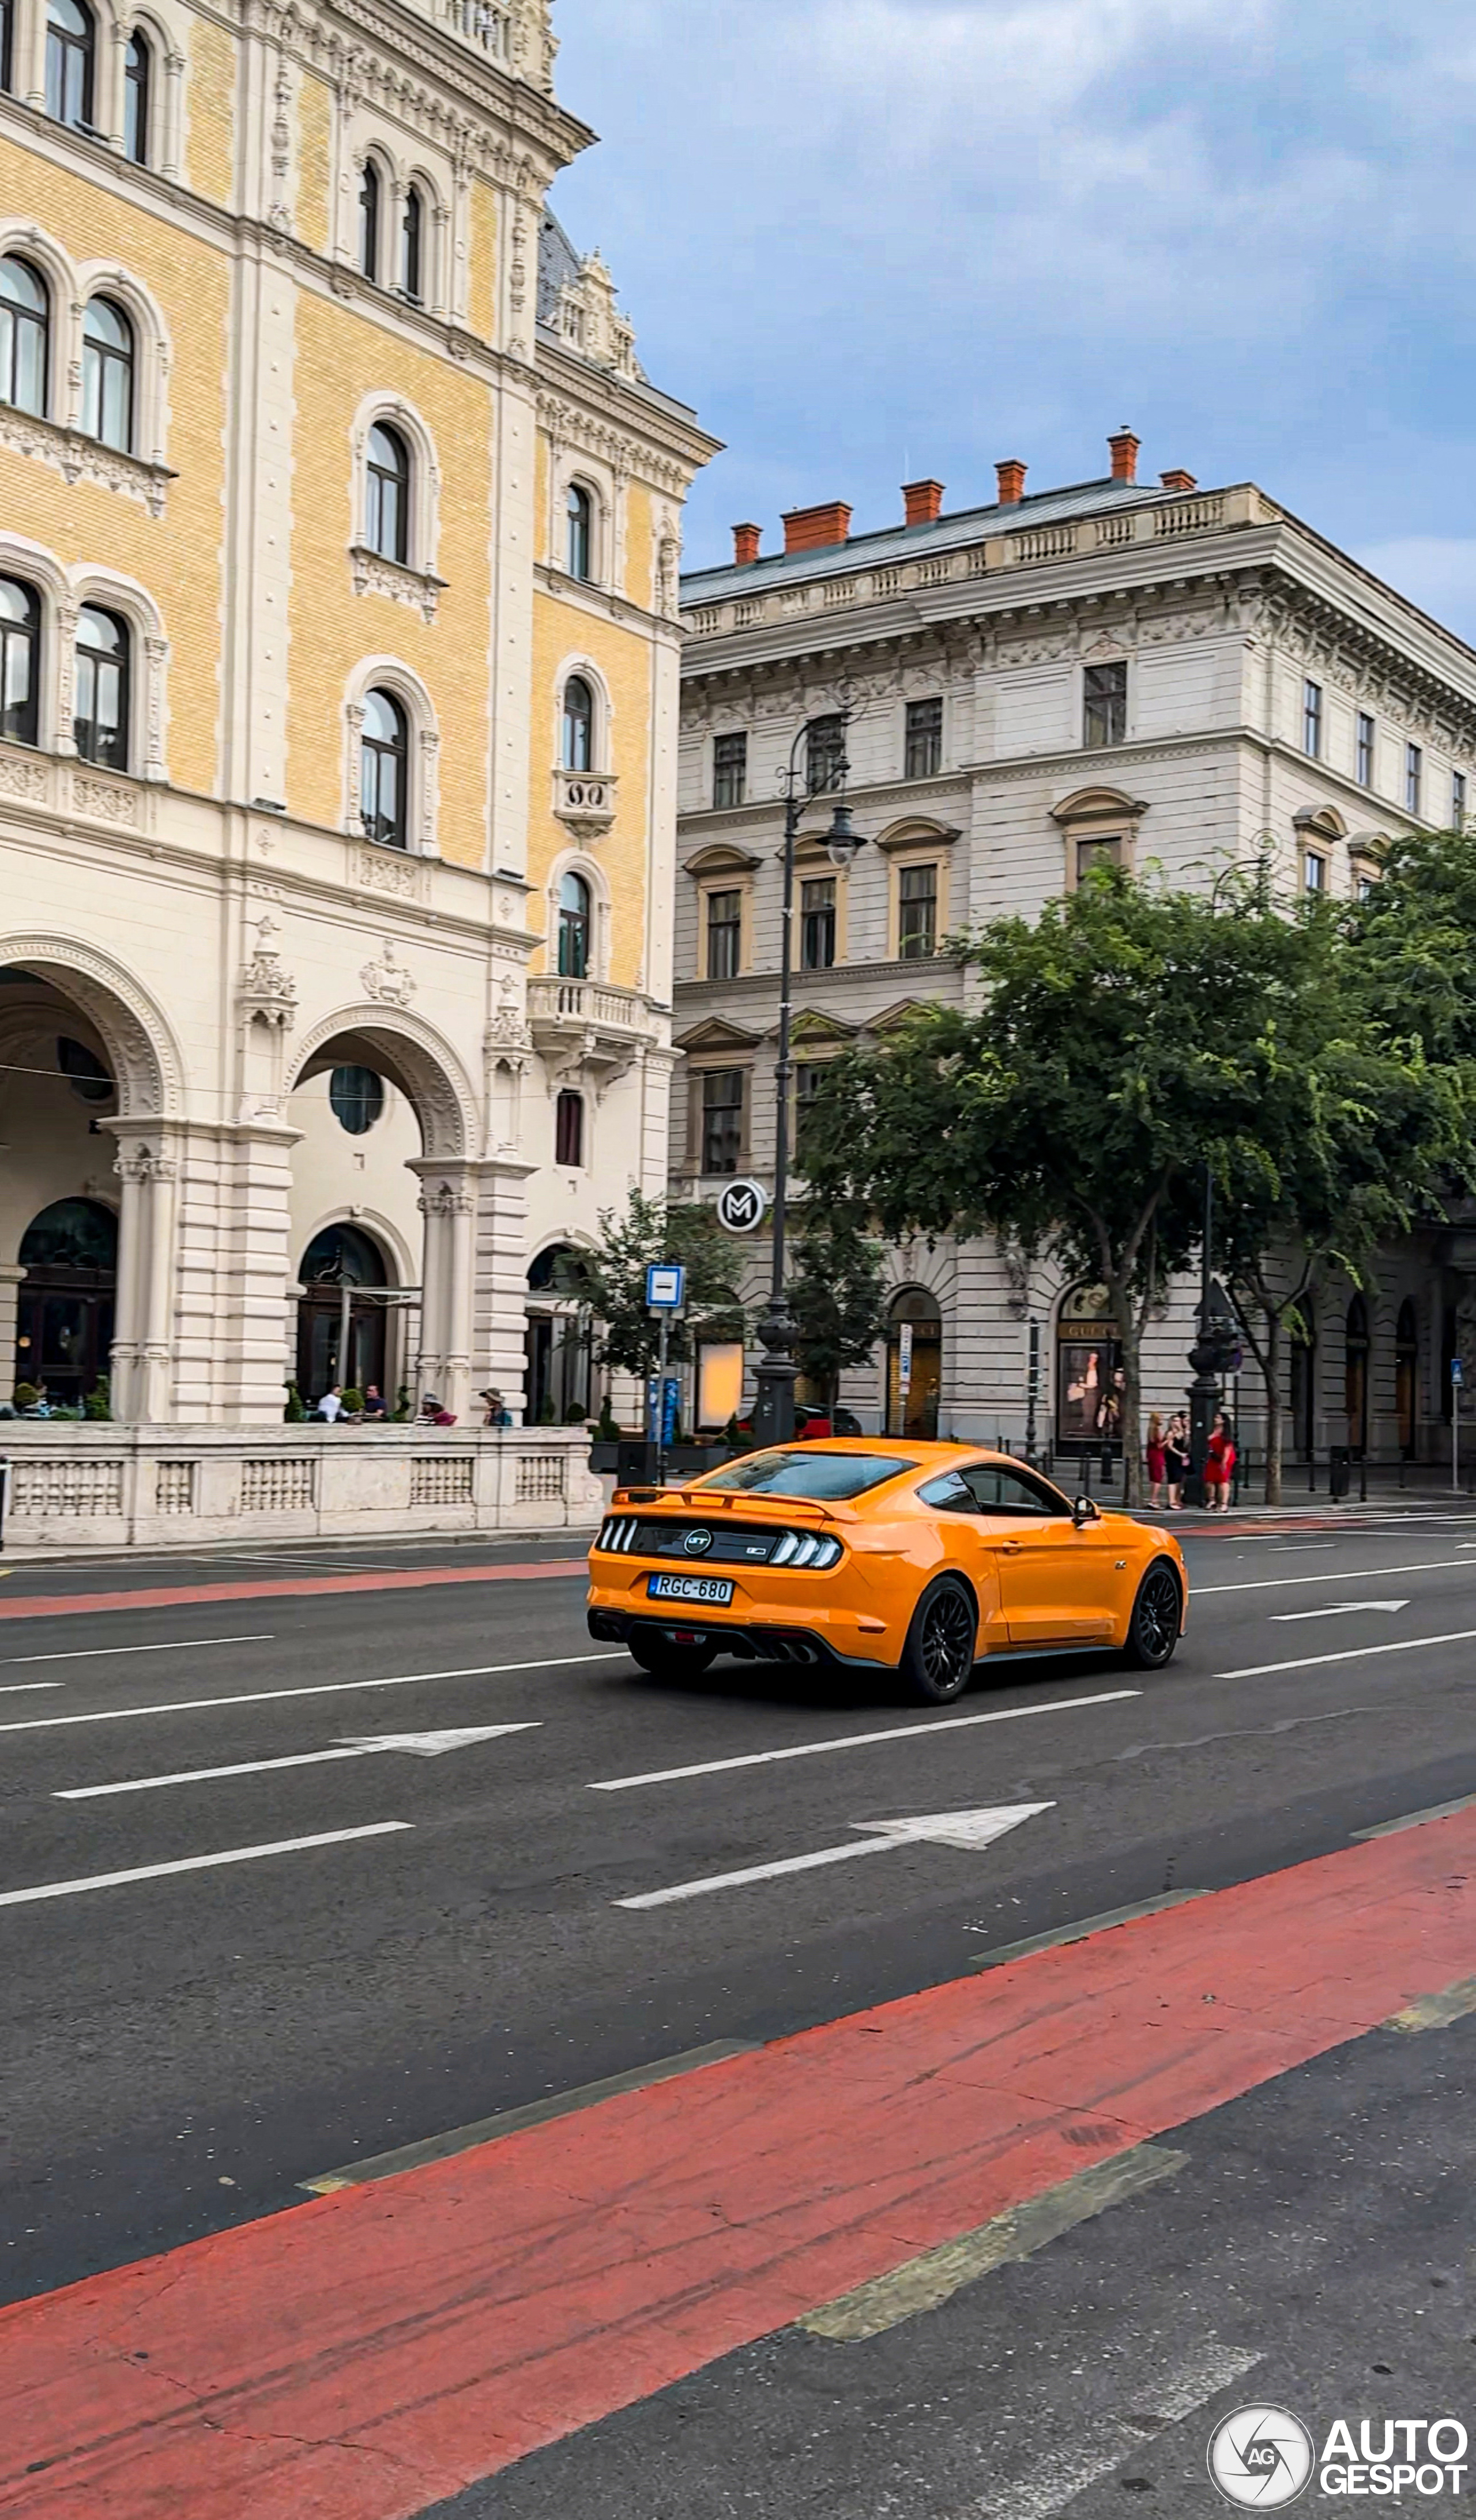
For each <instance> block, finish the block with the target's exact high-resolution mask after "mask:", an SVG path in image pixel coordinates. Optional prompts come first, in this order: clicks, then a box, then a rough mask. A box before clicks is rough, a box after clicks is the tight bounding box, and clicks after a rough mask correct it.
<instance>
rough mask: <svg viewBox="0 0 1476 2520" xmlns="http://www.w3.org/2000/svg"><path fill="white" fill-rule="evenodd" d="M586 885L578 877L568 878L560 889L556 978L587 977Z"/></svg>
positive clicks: (572, 978)
mask: <svg viewBox="0 0 1476 2520" xmlns="http://www.w3.org/2000/svg"><path fill="white" fill-rule="evenodd" d="M589 925H590V922H589V886H588V884H587V883H586V882H585V881H584V878H583V877H582V876H581V875H567V876H566V877H564V880H563V882H562V883H561V884H560V886H559V977H560V979H561V980H584V979H587V978H588V976H589Z"/></svg>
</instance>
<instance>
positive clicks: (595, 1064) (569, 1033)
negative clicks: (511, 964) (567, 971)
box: [528, 977, 656, 1094]
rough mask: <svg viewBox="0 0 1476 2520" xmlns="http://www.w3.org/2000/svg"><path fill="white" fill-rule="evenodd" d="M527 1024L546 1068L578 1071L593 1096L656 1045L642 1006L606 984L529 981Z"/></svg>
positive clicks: (635, 995) (631, 993)
mask: <svg viewBox="0 0 1476 2520" xmlns="http://www.w3.org/2000/svg"><path fill="white" fill-rule="evenodd" d="M528 1019H529V1025H530V1030H531V1032H532V1037H533V1047H534V1049H535V1050H536V1051H537V1052H538V1054H539V1056H540V1057H542V1058H543V1059H544V1060H546V1062H547V1064H548V1066H549V1068H550V1069H551V1070H552V1071H554V1072H555V1073H557V1074H559V1075H561V1076H562V1075H571V1076H572V1075H574V1074H575V1073H576V1072H577V1071H580V1070H582V1071H583V1073H584V1074H585V1075H586V1076H588V1078H589V1079H590V1081H591V1082H592V1084H593V1085H594V1088H595V1091H596V1093H598V1094H603V1093H604V1092H605V1090H606V1088H607V1087H608V1086H610V1085H613V1084H614V1082H615V1079H616V1078H617V1076H623V1074H624V1073H625V1070H626V1068H628V1067H629V1066H630V1065H631V1064H632V1062H633V1061H634V1059H635V1057H636V1055H637V1053H638V1052H639V1051H640V1050H642V1049H643V1048H644V1047H645V1046H646V1045H647V1044H648V1043H651V1042H654V1041H655V1039H656V1027H655V1025H654V1023H653V1021H652V1017H651V1010H650V1008H649V1006H648V1005H647V1003H646V1000H645V999H644V998H643V997H642V996H641V995H640V993H639V992H638V991H637V990H635V989H617V988H615V987H613V986H612V985H611V983H610V982H609V981H608V980H564V979H556V978H552V977H550V978H543V979H530V981H529V984H528Z"/></svg>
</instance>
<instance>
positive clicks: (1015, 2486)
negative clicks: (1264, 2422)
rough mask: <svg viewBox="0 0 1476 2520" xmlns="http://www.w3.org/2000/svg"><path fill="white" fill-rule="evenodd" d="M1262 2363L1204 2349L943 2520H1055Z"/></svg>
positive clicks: (1226, 2349) (1259, 2358)
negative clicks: (1076, 2438) (1165, 2432)
mask: <svg viewBox="0 0 1476 2520" xmlns="http://www.w3.org/2000/svg"><path fill="white" fill-rule="evenodd" d="M1264 2360H1265V2357H1264V2356H1263V2355H1260V2354H1248V2353H1245V2352H1243V2351H1241V2350H1240V2349H1239V2348H1237V2347H1235V2346H1227V2345H1220V2344H1218V2343H1211V2344H1209V2345H1207V2346H1205V2347H1204V2348H1203V2349H1202V2350H1201V2352H1199V2353H1198V2354H1196V2355H1193V2356H1192V2357H1191V2358H1190V2359H1189V2360H1188V2361H1187V2362H1184V2363H1176V2365H1175V2366H1174V2368H1173V2369H1172V2370H1170V2371H1167V2372H1165V2373H1164V2374H1163V2375H1162V2376H1161V2377H1159V2378H1156V2379H1151V2380H1148V2381H1147V2382H1145V2383H1143V2384H1141V2385H1139V2386H1137V2387H1134V2388H1133V2389H1132V2392H1131V2395H1130V2398H1129V2400H1128V2404H1127V2406H1126V2408H1125V2409H1124V2412H1123V2413H1122V2414H1121V2415H1105V2416H1100V2417H1098V2418H1097V2419H1096V2420H1095V2421H1094V2422H1092V2423H1089V2424H1088V2425H1087V2427H1086V2429H1085V2431H1084V2434H1083V2435H1082V2437H1081V2439H1080V2440H1079V2441H1076V2442H1073V2443H1072V2444H1071V2445H1070V2446H1069V2447H1068V2448H1067V2449H1065V2450H1048V2451H1047V2452H1046V2453H1045V2454H1044V2456H1043V2457H1041V2458H1039V2459H1038V2460H1037V2461H1036V2463H1035V2465H1034V2466H1033V2467H1032V2468H1030V2469H1028V2470H1027V2472H1026V2474H1025V2475H1024V2476H1022V2477H1019V2478H1018V2479H1016V2480H1015V2481H1013V2482H1012V2483H1010V2484H1007V2485H1000V2486H995V2487H992V2489H991V2491H990V2492H989V2493H988V2494H986V2495H983V2496H982V2497H981V2498H980V2499H979V2500H978V2501H977V2502H969V2503H965V2504H964V2505H963V2506H962V2507H961V2508H959V2509H957V2510H955V2511H954V2512H953V2513H952V2514H951V2515H950V2520H1055V2515H1056V2513H1057V2512H1058V2511H1064V2510H1065V2509H1066V2507H1067V2505H1068V2503H1071V2502H1074V2501H1075V2500H1076V2498H1077V2496H1078V2495H1079V2494H1084V2493H1085V2491H1086V2488H1087V2487H1088V2486H1089V2485H1095V2484H1097V2483H1098V2482H1099V2480H1100V2479H1101V2478H1102V2477H1104V2476H1110V2475H1111V2474H1112V2471H1113V2469H1114V2468H1116V2467H1121V2466H1122V2464H1123V2462H1124V2460H1125V2459H1127V2458H1129V2457H1130V2456H1132V2455H1133V2454H1136V2455H1137V2456H1138V2457H1141V2456H1142V2453H1143V2451H1144V2448H1145V2446H1146V2443H1147V2441H1148V2440H1149V2438H1150V2437H1151V2436H1153V2435H1154V2434H1155V2433H1157V2432H1159V2431H1160V2429H1161V2428H1162V2427H1163V2426H1164V2425H1167V2424H1181V2423H1183V2422H1184V2421H1185V2419H1186V2418H1187V2417H1188V2416H1189V2415H1196V2414H1198V2412H1199V2409H1200V2408H1201V2407H1207V2406H1208V2405H1209V2403H1210V2400H1211V2399H1212V2398H1218V2397H1219V2395H1220V2392H1221V2390H1222V2389H1227V2388H1228V2387H1229V2386H1230V2383H1231V2382H1232V2381H1234V2380H1243V2379H1244V2377H1245V2375H1246V2373H1247V2371H1254V2370H1255V2368H1256V2366H1257V2364H1258V2363H1261V2362H1263V2361H1264Z"/></svg>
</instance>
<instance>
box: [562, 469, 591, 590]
mask: <svg viewBox="0 0 1476 2520" xmlns="http://www.w3.org/2000/svg"><path fill="white" fill-rule="evenodd" d="M568 515H569V574H570V576H571V577H589V576H591V575H592V574H593V567H592V562H593V554H594V501H593V500H592V499H591V497H590V495H589V493H588V491H587V490H586V489H584V488H582V487H581V485H580V484H579V483H578V482H577V481H573V482H571V483H570V488H569V507H568Z"/></svg>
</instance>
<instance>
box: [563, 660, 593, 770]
mask: <svg viewBox="0 0 1476 2520" xmlns="http://www.w3.org/2000/svg"><path fill="white" fill-rule="evenodd" d="M564 767H565V769H566V770H592V769H593V768H594V694H593V692H592V691H591V690H590V688H589V685H588V684H587V683H586V682H585V680H584V677H583V675H582V674H571V675H570V677H569V680H568V682H567V683H566V684H565V686H564Z"/></svg>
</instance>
